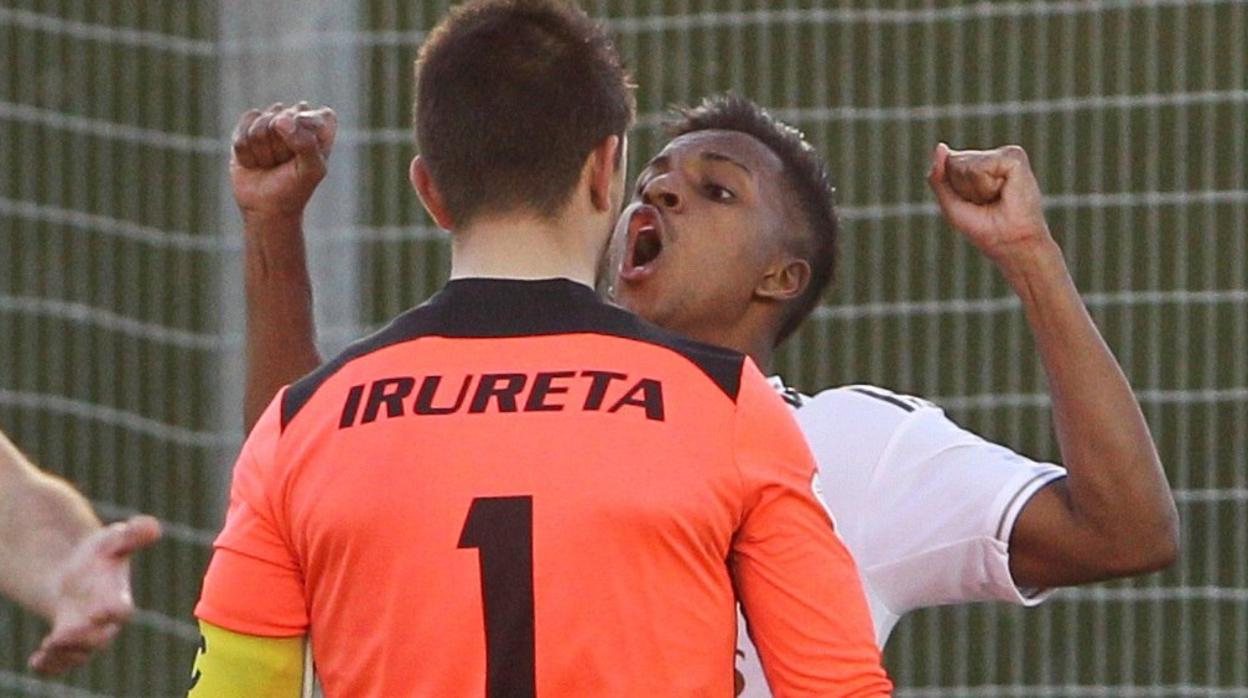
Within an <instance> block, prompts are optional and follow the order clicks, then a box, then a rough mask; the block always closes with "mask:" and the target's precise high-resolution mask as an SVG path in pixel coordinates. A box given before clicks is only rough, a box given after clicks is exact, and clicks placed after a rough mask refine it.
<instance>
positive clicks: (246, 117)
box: [230, 109, 262, 169]
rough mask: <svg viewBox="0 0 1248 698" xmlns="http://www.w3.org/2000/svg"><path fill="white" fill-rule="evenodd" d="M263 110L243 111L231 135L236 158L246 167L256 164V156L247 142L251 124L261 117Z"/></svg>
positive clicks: (252, 166)
mask: <svg viewBox="0 0 1248 698" xmlns="http://www.w3.org/2000/svg"><path fill="white" fill-rule="evenodd" d="M261 113H262V112H261V111H260V110H259V109H249V110H247V111H245V112H243V115H242V116H241V117H239V119H238V123H237V124H236V125H235V126H234V133H233V134H232V135H231V137H230V140H231V141H232V145H233V151H234V160H235V161H236V162H237V163H238V164H240V165H242V166H243V167H246V168H249V169H250V168H254V167H255V166H256V158H255V156H254V155H253V154H252V152H251V147H250V145H249V144H248V143H247V132H248V131H249V130H250V129H251V124H252V123H253V122H255V120H256V119H258V118H260V114H261Z"/></svg>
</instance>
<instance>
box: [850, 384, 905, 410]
mask: <svg viewBox="0 0 1248 698" xmlns="http://www.w3.org/2000/svg"><path fill="white" fill-rule="evenodd" d="M850 390H852V391H854V392H855V393H861V394H863V395H866V396H867V397H873V398H875V399H876V400H882V401H884V402H887V403H888V404H890V405H895V406H897V407H900V408H901V409H903V410H905V411H907V412H913V411H915V410H916V409H918V408H917V407H915V406H914V405H911V404H910V403H908V402H906V401H905V400H902V399H901V398H898V397H896V396H894V395H886V394H884V393H877V392H875V391H872V390H867V389H866V388H850Z"/></svg>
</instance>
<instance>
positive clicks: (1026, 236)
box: [928, 143, 1052, 263]
mask: <svg viewBox="0 0 1248 698" xmlns="http://www.w3.org/2000/svg"><path fill="white" fill-rule="evenodd" d="M928 184H930V185H931V187H932V191H934V192H935V193H936V199H937V201H939V202H940V209H941V211H942V212H943V213H944V215H945V218H946V219H947V220H948V221H949V224H950V225H952V226H953V227H954V228H957V229H958V230H959V231H961V232H962V234H963V235H965V236H966V237H967V239H968V240H970V241H971V243H973V244H974V245H975V246H976V247H978V248H979V249H980V251H982V252H983V253H984V254H985V255H987V256H988V257H989V258H991V259H993V260H994V261H996V262H998V263H1002V262H1005V261H1008V258H1009V256H1010V255H1012V254H1015V253H1019V254H1023V253H1025V252H1027V251H1029V249H1028V248H1030V247H1031V246H1033V245H1035V244H1040V243H1046V242H1048V241H1051V240H1052V236H1051V235H1050V233H1049V227H1048V224H1047V223H1046V222H1045V220H1044V208H1043V205H1042V203H1043V202H1042V200H1041V195H1040V185H1039V184H1038V183H1037V182H1036V177H1035V175H1034V174H1033V173H1032V171H1031V163H1030V162H1029V161H1028V159H1027V153H1026V151H1024V150H1023V149H1022V148H1020V147H1019V146H1016V145H1007V146H1003V147H1001V148H995V149H993V150H950V148H949V146H947V145H945V144H944V143H940V144H939V145H937V146H936V152H935V153H934V154H933V156H932V168H931V171H930V172H929V173H928Z"/></svg>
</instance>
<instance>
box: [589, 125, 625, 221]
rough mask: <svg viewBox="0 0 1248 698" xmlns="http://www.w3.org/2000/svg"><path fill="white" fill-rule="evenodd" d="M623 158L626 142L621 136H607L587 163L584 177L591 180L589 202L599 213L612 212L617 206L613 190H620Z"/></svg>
mask: <svg viewBox="0 0 1248 698" xmlns="http://www.w3.org/2000/svg"><path fill="white" fill-rule="evenodd" d="M623 158H624V141H623V140H622V139H621V138H620V137H619V136H607V137H606V138H604V139H602V140H601V141H600V142H599V143H598V145H597V146H595V147H594V149H593V151H592V152H590V154H589V158H588V159H587V160H586V161H585V171H584V176H585V177H587V178H588V179H589V200H590V203H592V204H593V206H594V208H595V209H597V210H598V211H611V210H612V208H613V207H614V206H615V202H614V201H613V200H612V194H613V193H615V192H613V191H612V189H613V187H614V188H620V187H619V186H618V185H617V184H616V180H617V179H620V174H621V173H620V169H621V168H622V167H623V163H622V160H623Z"/></svg>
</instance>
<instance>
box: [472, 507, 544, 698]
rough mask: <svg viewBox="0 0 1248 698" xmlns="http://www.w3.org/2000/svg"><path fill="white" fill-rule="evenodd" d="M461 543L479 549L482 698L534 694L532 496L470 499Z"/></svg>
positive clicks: (521, 697) (516, 697) (522, 697)
mask: <svg viewBox="0 0 1248 698" xmlns="http://www.w3.org/2000/svg"><path fill="white" fill-rule="evenodd" d="M459 547H460V548H477V549H478V550H479V551H480V552H479V554H478V555H479V559H480V565H481V603H482V608H483V610H484V612H485V613H484V615H485V695H486V698H504V697H507V698H534V697H535V696H536V694H537V670H536V665H537V659H536V656H535V651H534V645H535V642H534V634H535V632H534V626H533V498H532V497H529V496H525V497H478V498H476V499H474V500H472V506H471V507H469V508H468V518H467V519H466V520H465V521H464V529H463V531H461V532H460V535H459Z"/></svg>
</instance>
